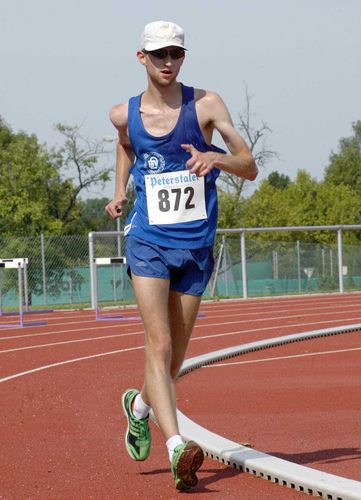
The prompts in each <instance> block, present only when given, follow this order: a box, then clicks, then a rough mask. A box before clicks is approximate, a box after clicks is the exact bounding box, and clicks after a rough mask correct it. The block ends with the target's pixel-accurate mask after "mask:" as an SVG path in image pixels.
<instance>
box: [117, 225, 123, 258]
mask: <svg viewBox="0 0 361 500" xmlns="http://www.w3.org/2000/svg"><path fill="white" fill-rule="evenodd" d="M117 232H118V233H120V217H118V218H117ZM117 246H118V257H121V256H122V236H121V234H118V235H117Z"/></svg>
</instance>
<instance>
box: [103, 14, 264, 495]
mask: <svg viewBox="0 0 361 500" xmlns="http://www.w3.org/2000/svg"><path fill="white" fill-rule="evenodd" d="M185 50H186V49H185V46H184V32H183V30H182V28H181V27H180V26H178V25H176V24H174V23H172V22H164V21H156V22H152V23H150V24H147V25H146V26H145V28H144V31H143V33H142V37H141V49H140V50H139V51H138V52H137V57H138V60H139V62H140V64H142V65H143V66H144V68H145V70H146V72H147V79H148V86H147V89H146V90H145V91H144V92H143V93H142V94H141V95H139V96H137V97H132V98H131V99H130V100H129V101H128V102H126V103H123V104H119V105H117V106H115V107H113V108H112V110H111V112H110V119H111V121H112V123H113V124H114V126H115V127H116V129H117V130H118V135H119V142H118V145H117V165H116V188H115V196H114V199H113V200H112V201H111V202H110V203H109V204H108V205H107V206H106V211H107V213H108V214H109V215H110V216H111V217H112V218H113V219H115V218H117V217H119V216H121V215H122V212H123V209H124V206H125V204H126V203H127V198H126V187H127V183H128V180H129V176H130V174H132V175H133V178H134V187H135V191H136V203H135V204H134V207H133V210H132V212H131V214H130V216H129V218H128V220H127V224H126V226H125V234H126V259H127V265H128V273H129V274H130V275H131V278H132V282H133V288H134V292H135V296H136V300H137V303H138V307H139V310H140V313H141V316H142V320H143V323H144V330H145V369H144V384H143V387H142V389H141V391H138V390H136V389H129V390H127V391H126V392H125V393H124V394H123V398H122V404H123V409H124V413H125V416H126V418H127V424H128V425H127V432H126V439H125V441H126V447H127V450H128V453H129V454H130V456H131V457H132V458H133V459H134V460H145V459H146V458H147V457H148V456H149V453H150V445H151V435H150V429H149V426H148V419H149V411H150V409H152V410H153V412H154V415H155V418H156V420H157V423H158V425H159V427H160V429H161V431H162V433H163V434H164V437H165V439H166V445H167V448H168V453H169V459H170V462H171V470H172V473H173V477H174V480H175V484H176V488H177V489H178V490H187V489H190V488H192V487H194V486H195V485H196V484H197V476H196V472H197V470H198V469H199V467H200V466H201V464H202V462H203V451H202V449H201V448H200V447H199V446H198V444H196V443H195V442H193V441H189V442H184V441H183V439H182V437H181V436H180V434H179V429H178V423H177V417H176V398H175V379H176V377H177V373H178V371H179V369H180V367H181V365H182V362H183V359H184V356H185V352H186V349H187V346H188V342H189V339H190V336H191V333H192V329H193V325H194V322H195V319H196V315H197V311H198V308H199V305H200V301H201V296H202V294H203V292H204V290H205V288H206V286H207V283H208V280H209V278H210V276H211V274H212V270H213V255H212V250H213V244H214V238H215V231H216V224H217V190H216V179H217V177H218V175H219V173H220V170H223V171H225V172H228V173H232V174H234V175H236V176H238V177H242V178H245V179H248V180H254V179H255V178H256V176H257V173H258V170H257V167H256V164H255V162H254V159H253V157H252V154H251V153H250V150H249V148H248V147H247V145H246V143H245V142H244V140H243V139H242V138H241V137H240V135H239V134H238V132H237V131H236V129H235V128H234V126H233V124H232V120H231V118H230V115H229V112H228V110H227V108H226V106H225V105H224V103H223V101H222V99H221V98H220V97H219V96H218V95H217V94H215V93H213V92H209V91H205V90H199V89H193V88H192V87H187V86H185V85H183V84H181V83H180V82H178V81H177V76H178V73H179V70H180V68H181V66H182V64H183V61H184V58H185ZM214 130H218V132H219V133H220V134H221V136H222V138H223V140H224V142H225V144H226V145H227V147H228V149H229V151H230V153H231V154H226V153H225V152H224V151H223V150H221V149H219V148H217V147H215V146H213V145H212V134H213V131H214Z"/></svg>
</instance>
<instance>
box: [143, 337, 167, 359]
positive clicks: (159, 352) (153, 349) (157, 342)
mask: <svg viewBox="0 0 361 500" xmlns="http://www.w3.org/2000/svg"><path fill="white" fill-rule="evenodd" d="M146 356H147V359H148V360H154V361H155V362H157V363H159V362H160V363H167V364H170V361H171V356H172V342H171V339H170V337H169V336H165V335H163V336H158V337H157V338H155V339H152V340H150V341H148V342H147V343H146Z"/></svg>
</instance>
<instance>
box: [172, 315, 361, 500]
mask: <svg viewBox="0 0 361 500" xmlns="http://www.w3.org/2000/svg"><path fill="white" fill-rule="evenodd" d="M358 330H361V323H358V324H354V325H345V326H340V327H335V328H327V329H323V330H314V331H311V332H304V333H297V334H293V335H285V336H282V337H275V338H271V339H265V340H260V341H257V342H251V343H248V344H243V345H238V346H234V347H230V348H227V349H220V350H218V351H213V352H210V353H207V354H203V355H201V356H196V357H194V358H190V359H188V360H186V361H185V362H184V363H183V365H182V368H181V370H180V372H179V377H181V376H183V375H185V374H186V373H189V372H190V371H192V370H195V369H197V368H201V367H202V366H205V365H208V364H211V363H215V362H217V361H220V360H224V359H228V358H231V357H234V356H239V355H240V354H245V353H247V352H252V351H257V350H261V349H267V348H270V347H274V346H278V345H282V344H288V343H291V342H299V341H302V340H307V339H312V338H316V337H325V336H329V335H338V334H342V333H350V332H353V331H358ZM177 415H178V422H179V428H180V433H181V435H182V436H183V437H184V438H185V439H187V440H189V439H193V440H195V441H197V442H198V443H199V445H200V446H201V447H202V448H203V450H204V452H205V453H206V455H207V456H209V457H210V458H212V459H214V460H218V461H219V462H222V463H224V464H226V465H229V466H232V467H234V468H236V469H239V470H242V471H244V472H248V473H250V474H252V475H254V476H257V477H262V478H263V479H267V480H269V481H272V482H274V483H278V484H281V485H283V486H287V487H289V488H292V489H295V490H297V491H303V492H304V493H307V494H309V495H313V496H318V497H321V498H327V499H328V500H360V499H361V482H359V481H354V480H351V479H346V478H343V477H340V476H336V475H333V474H328V473H326V472H322V471H318V470H316V469H312V468H310V467H305V466H302V465H298V464H295V463H293V462H289V461H287V460H283V459H280V458H276V457H273V456H271V455H267V454H266V453H262V452H260V451H257V450H255V449H252V448H248V447H245V446H242V445H240V444H239V443H236V442H234V441H230V440H228V439H226V438H223V437H222V436H219V435H218V434H215V433H213V432H211V431H209V430H207V429H205V428H204V427H201V426H200V425H198V424H196V423H195V422H193V421H192V420H190V419H189V418H188V417H186V416H185V415H184V414H183V413H181V412H180V411H179V410H177Z"/></svg>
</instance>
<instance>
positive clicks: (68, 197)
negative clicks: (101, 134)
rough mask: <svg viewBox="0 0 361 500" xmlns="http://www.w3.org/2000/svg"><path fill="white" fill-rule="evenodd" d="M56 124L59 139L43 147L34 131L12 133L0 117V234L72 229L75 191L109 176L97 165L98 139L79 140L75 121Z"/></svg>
mask: <svg viewBox="0 0 361 500" xmlns="http://www.w3.org/2000/svg"><path fill="white" fill-rule="evenodd" d="M56 129H57V130H58V131H59V132H60V133H61V134H62V135H63V136H64V137H65V142H64V144H63V145H62V146H60V147H57V148H53V149H52V150H48V149H47V148H46V146H45V145H41V144H39V142H38V140H37V138H36V136H35V135H28V134H26V133H25V132H19V133H14V132H13V131H12V130H11V128H10V127H9V126H8V125H7V124H6V123H5V122H4V120H2V119H1V118H0V198H1V205H0V231H1V233H2V234H3V235H4V234H12V235H15V234H17V235H22V234H26V235H28V236H30V235H38V234H40V233H48V234H49V233H51V234H70V233H77V232H78V228H77V224H76V222H77V220H78V218H79V216H80V213H81V209H82V204H81V200H80V194H81V193H83V192H84V191H86V190H89V188H91V187H92V186H94V185H98V184H100V185H102V186H103V185H104V183H105V182H106V181H107V180H108V179H109V172H110V170H111V168H109V167H107V168H106V167H99V166H98V161H99V159H100V158H101V157H104V156H105V155H106V153H107V151H106V149H105V147H104V141H95V140H89V139H84V138H83V137H82V136H81V134H80V127H78V126H76V127H69V126H65V125H61V124H58V125H56ZM69 173H70V176H69V175H68V174H69Z"/></svg>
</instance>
